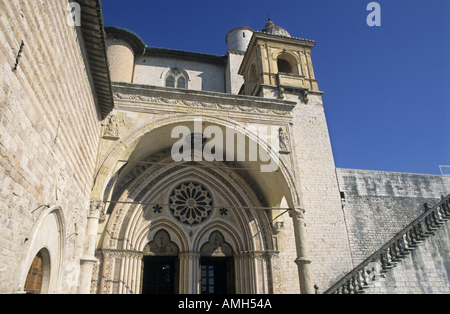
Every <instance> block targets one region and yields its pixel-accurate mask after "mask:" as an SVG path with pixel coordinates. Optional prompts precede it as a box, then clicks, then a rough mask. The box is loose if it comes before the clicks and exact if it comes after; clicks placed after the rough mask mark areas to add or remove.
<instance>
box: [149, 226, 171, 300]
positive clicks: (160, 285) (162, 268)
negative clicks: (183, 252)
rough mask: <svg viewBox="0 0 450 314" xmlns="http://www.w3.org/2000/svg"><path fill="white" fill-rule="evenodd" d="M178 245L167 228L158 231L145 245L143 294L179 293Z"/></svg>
mask: <svg viewBox="0 0 450 314" xmlns="http://www.w3.org/2000/svg"><path fill="white" fill-rule="evenodd" d="M178 253H179V250H178V246H177V245H176V244H175V243H173V242H172V241H170V235H169V233H168V232H167V231H165V230H160V231H158V232H157V233H156V234H155V236H154V239H153V241H151V242H150V243H148V244H147V245H146V246H145V247H144V257H143V263H142V265H143V269H142V289H141V293H142V294H177V293H178V286H179V284H178V283H179V260H178Z"/></svg>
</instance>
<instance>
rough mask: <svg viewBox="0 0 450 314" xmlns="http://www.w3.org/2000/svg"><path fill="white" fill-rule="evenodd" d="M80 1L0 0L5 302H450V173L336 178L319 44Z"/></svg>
mask: <svg viewBox="0 0 450 314" xmlns="http://www.w3.org/2000/svg"><path fill="white" fill-rule="evenodd" d="M78 3H79V5H80V9H81V15H80V17H81V23H80V26H76V25H70V23H67V17H68V15H69V16H70V14H69V13H68V12H69V11H68V9H67V6H66V4H65V3H64V4H62V3H61V2H59V1H48V2H46V4H42V5H40V4H36V3H25V2H23V3H22V2H20V1H19V3H18V4H14V5H13V4H10V3H8V2H7V1H2V2H1V4H2V8H4V10H2V12H3V13H2V15H3V17H4V18H3V19H2V23H3V24H2V25H1V37H0V40H1V42H2V46H3V48H2V51H1V53H0V57H1V62H2V68H1V71H2V77H3V79H2V80H3V82H2V86H3V88H2V90H0V92H1V93H2V94H0V102H1V107H0V112H1V116H0V118H1V120H0V121H1V123H0V127H1V132H0V136H1V137H0V149H1V150H0V169H1V171H0V182H1V191H0V206H1V207H0V247H1V248H2V250H1V252H2V253H1V255H0V270H1V274H0V292H3V293H92V294H158V293H176V294H200V293H205V294H207V293H221V294H225V293H228V294H249V293H250V294H286V293H305V294H312V293H324V292H325V293H360V292H362V291H365V292H366V293H412V292H417V293H440V292H446V293H450V253H449V252H450V243H449V240H448V239H449V234H448V231H449V229H448V227H449V226H448V222H447V220H448V219H449V218H450V212H449V210H450V207H449V203H450V201H449V198H448V197H447V195H448V194H449V193H450V179H449V178H448V177H445V176H434V175H420V174H406V173H392V172H381V171H366V170H357V169H338V168H336V167H335V164H334V159H333V152H332V147H331V143H330V138H329V133H328V128H327V123H326V117H325V111H324V105H323V101H322V94H323V92H322V91H321V90H320V89H319V83H318V80H317V79H316V77H315V75H314V67H313V63H312V56H313V54H314V50H313V48H314V45H315V42H314V41H311V40H306V39H300V38H295V37H293V36H291V34H290V33H289V32H288V31H287V30H285V29H283V28H282V27H279V26H277V25H275V24H274V23H273V22H272V21H270V20H269V21H268V23H267V24H266V25H265V27H264V28H262V27H261V30H254V29H252V28H249V27H236V28H234V29H232V30H231V31H229V32H228V34H227V35H226V42H227V45H228V50H227V51H226V53H225V54H224V55H219V56H218V55H210V54H203V53H198V52H188V51H179V50H172V49H164V48H155V47H151V46H148V45H147V44H146V43H144V42H143V41H142V39H141V38H140V37H139V35H137V34H135V33H133V32H132V31H130V30H126V29H123V28H120V27H104V25H103V21H102V13H101V6H100V2H99V1H95V0H82V1H78ZM31 12H42V14H39V15H38V16H39V17H36V15H35V13H33V14H32V13H31ZM45 13H47V14H45ZM42 34H45V36H42ZM316 62H320V60H317V61H316Z"/></svg>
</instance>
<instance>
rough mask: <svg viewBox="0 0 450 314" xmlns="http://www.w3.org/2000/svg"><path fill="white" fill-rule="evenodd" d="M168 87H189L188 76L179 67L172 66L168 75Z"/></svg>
mask: <svg viewBox="0 0 450 314" xmlns="http://www.w3.org/2000/svg"><path fill="white" fill-rule="evenodd" d="M166 87H176V88H187V85H186V76H185V74H184V73H183V71H181V70H180V69H178V68H172V69H170V71H169V72H168V73H167V75H166Z"/></svg>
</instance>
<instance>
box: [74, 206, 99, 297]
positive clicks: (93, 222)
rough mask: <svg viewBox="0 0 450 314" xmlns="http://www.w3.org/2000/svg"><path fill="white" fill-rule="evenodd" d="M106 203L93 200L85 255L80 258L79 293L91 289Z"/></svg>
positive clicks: (84, 292) (85, 292) (88, 222)
mask: <svg viewBox="0 0 450 314" xmlns="http://www.w3.org/2000/svg"><path fill="white" fill-rule="evenodd" d="M103 209H104V204H103V202H102V201H91V204H90V208H89V214H88V220H87V227H86V241H85V245H84V252H83V256H82V257H81V260H80V264H81V266H80V286H79V287H78V291H77V293H78V294H89V293H90V290H91V280H92V270H93V267H94V264H95V263H96V262H97V258H96V257H95V256H94V254H95V244H96V241H97V231H98V222H99V220H100V218H101V217H102V216H103V214H104V213H103Z"/></svg>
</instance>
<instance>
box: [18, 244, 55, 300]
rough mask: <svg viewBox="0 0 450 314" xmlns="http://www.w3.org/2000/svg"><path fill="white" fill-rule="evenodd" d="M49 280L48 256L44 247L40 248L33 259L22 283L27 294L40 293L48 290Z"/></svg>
mask: <svg viewBox="0 0 450 314" xmlns="http://www.w3.org/2000/svg"><path fill="white" fill-rule="evenodd" d="M49 281H50V256H49V254H48V251H47V250H46V249H42V250H40V251H39V252H38V253H37V254H36V256H35V257H34V259H33V262H32V263H31V266H30V269H29V271H28V274H27V278H26V280H25V284H24V289H23V290H24V291H25V292H26V293H27V294H41V293H46V292H47V291H48V285H49Z"/></svg>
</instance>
